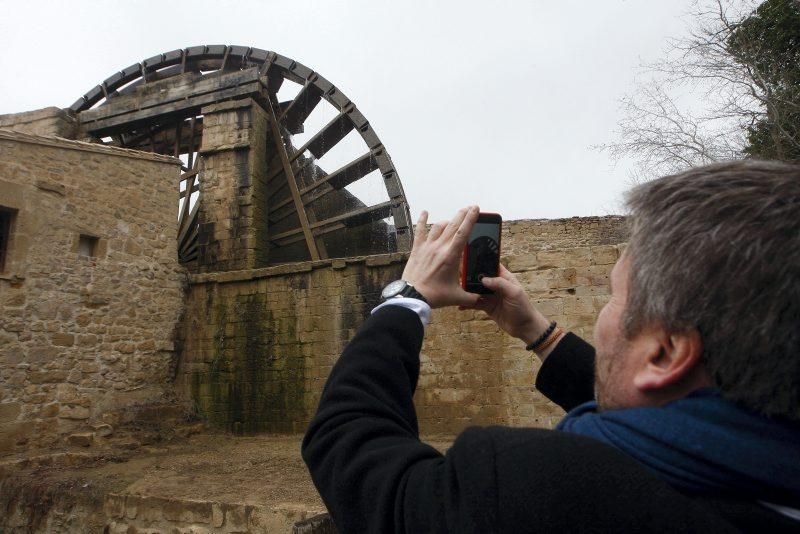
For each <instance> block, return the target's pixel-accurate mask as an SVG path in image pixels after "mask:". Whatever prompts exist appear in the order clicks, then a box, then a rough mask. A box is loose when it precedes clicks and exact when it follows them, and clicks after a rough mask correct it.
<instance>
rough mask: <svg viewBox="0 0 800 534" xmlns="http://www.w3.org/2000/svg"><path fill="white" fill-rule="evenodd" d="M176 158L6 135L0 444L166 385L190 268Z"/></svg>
mask: <svg viewBox="0 0 800 534" xmlns="http://www.w3.org/2000/svg"><path fill="white" fill-rule="evenodd" d="M178 165H179V161H178V160H176V159H173V158H168V157H163V156H156V155H152V154H145V153H140V152H134V151H130V150H122V149H115V148H109V147H102V146H99V145H92V144H88V143H80V142H76V141H66V140H63V139H57V138H45V137H36V136H30V135H25V134H20V133H15V132H9V131H2V130H0V206H2V207H3V208H4V209H6V210H11V212H12V213H13V220H12V227H11V240H10V243H9V247H10V248H9V250H8V257H7V258H6V260H7V261H6V262H5V268H4V270H3V272H2V273H0V383H2V387H0V452H8V451H11V450H14V449H15V448H18V447H36V446H46V445H53V444H56V443H59V442H60V439H61V437H62V436H63V435H64V434H67V433H72V432H75V431H79V430H83V429H86V430H88V429H90V427H89V425H90V424H92V423H97V422H99V420H100V418H101V416H102V415H103V414H104V413H105V412H107V411H110V410H115V409H119V408H122V407H126V406H130V405H131V404H132V403H138V402H142V403H146V402H152V401H154V400H157V399H159V398H160V397H162V396H163V395H164V394H165V393H166V392H167V391H168V390H169V389H171V380H172V377H173V372H174V360H175V358H174V346H173V332H174V325H175V324H176V322H177V321H178V319H179V316H180V314H181V311H182V307H183V292H182V289H183V284H184V281H185V274H184V272H183V269H182V268H181V267H180V265H179V264H178V262H177V254H176V251H175V235H176V231H177V221H176V200H177V198H176V192H175V190H176V184H177V180H178V176H179V167H178Z"/></svg>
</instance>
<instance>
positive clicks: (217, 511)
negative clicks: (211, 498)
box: [211, 502, 225, 528]
mask: <svg viewBox="0 0 800 534" xmlns="http://www.w3.org/2000/svg"><path fill="white" fill-rule="evenodd" d="M223 523H225V511H224V510H223V509H222V506H220V504H219V503H217V502H215V503H212V504H211V526H212V527H213V528H220V527H221V526H222V525H223Z"/></svg>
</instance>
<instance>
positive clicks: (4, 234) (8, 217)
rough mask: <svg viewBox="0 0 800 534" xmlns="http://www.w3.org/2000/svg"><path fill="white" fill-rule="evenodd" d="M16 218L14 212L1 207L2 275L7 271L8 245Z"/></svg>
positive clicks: (0, 254) (0, 261) (0, 252)
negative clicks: (12, 224)
mask: <svg viewBox="0 0 800 534" xmlns="http://www.w3.org/2000/svg"><path fill="white" fill-rule="evenodd" d="M13 218H14V212H13V211H12V210H9V209H6V208H3V207H0V273H1V272H3V271H5V269H6V256H7V254H8V244H9V242H10V241H11V222H12V219H13Z"/></svg>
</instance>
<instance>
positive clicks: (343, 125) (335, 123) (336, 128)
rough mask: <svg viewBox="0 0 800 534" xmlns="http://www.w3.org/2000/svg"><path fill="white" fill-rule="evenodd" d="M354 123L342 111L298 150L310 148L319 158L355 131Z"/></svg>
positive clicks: (303, 150)
mask: <svg viewBox="0 0 800 534" xmlns="http://www.w3.org/2000/svg"><path fill="white" fill-rule="evenodd" d="M353 128H354V125H353V122H352V121H351V120H350V117H349V116H348V115H347V113H346V112H343V113H340V114H339V115H338V116H337V117H336V118H334V119H333V120H332V121H330V122H329V123H328V124H326V125H325V127H323V128H322V129H321V130H320V131H319V132H317V134H316V135H315V136H314V137H312V138H311V139H310V140H309V141H308V142H307V143H306V144H305V145H304V146H303V147H302V150H299V151H298V152H301V153H302V152H305V151H306V150H308V151H309V152H311V153H312V154H313V155H314V157H315V158H317V159H319V158H321V157H322V156H324V155H325V154H327V153H328V151H329V150H330V149H331V148H333V147H334V146H336V144H337V143H338V142H339V141H341V140H342V139H344V138H345V137H346V136H347V134H349V133H350V132H351V131H353Z"/></svg>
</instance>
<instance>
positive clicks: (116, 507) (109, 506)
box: [103, 493, 125, 519]
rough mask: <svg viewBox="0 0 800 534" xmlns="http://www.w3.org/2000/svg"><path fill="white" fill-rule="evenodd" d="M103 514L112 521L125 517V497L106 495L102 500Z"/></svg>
mask: <svg viewBox="0 0 800 534" xmlns="http://www.w3.org/2000/svg"><path fill="white" fill-rule="evenodd" d="M103 512H105V514H106V517H110V518H112V519H122V518H123V517H125V496H124V495H115V494H113V493H107V494H106V496H105V499H104V500H103Z"/></svg>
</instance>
